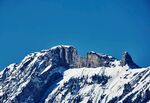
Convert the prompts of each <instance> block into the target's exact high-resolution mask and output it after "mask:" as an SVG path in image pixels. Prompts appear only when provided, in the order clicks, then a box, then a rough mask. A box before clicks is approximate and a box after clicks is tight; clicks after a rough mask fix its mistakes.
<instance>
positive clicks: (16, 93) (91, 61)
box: [0, 45, 150, 103]
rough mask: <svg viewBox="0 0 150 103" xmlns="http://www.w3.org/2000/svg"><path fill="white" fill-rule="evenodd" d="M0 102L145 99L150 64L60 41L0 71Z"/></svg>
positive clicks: (142, 102)
mask: <svg viewBox="0 0 150 103" xmlns="http://www.w3.org/2000/svg"><path fill="white" fill-rule="evenodd" d="M0 103H150V68H149V67H147V68H142V67H140V66H138V65H137V64H136V63H135V62H134V61H133V59H132V57H131V56H130V54H129V53H128V52H124V53H123V55H122V59H121V60H119V59H117V58H115V57H113V56H110V55H106V54H100V53H96V52H93V51H91V52H88V53H87V54H86V56H85V57H81V56H80V55H79V54H78V52H77V50H76V48H75V47H73V46H68V45H59V46H55V47H52V48H50V49H48V50H42V51H40V52H35V53H31V54H29V55H27V56H26V57H25V58H24V59H23V60H22V61H21V62H20V63H14V64H11V65H9V66H8V67H6V68H5V69H4V70H3V71H1V72H0Z"/></svg>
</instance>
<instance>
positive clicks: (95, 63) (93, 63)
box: [86, 52, 116, 68]
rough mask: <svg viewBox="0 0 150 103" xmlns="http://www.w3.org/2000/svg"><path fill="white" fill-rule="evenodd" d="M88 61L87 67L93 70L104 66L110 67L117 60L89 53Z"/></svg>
mask: <svg viewBox="0 0 150 103" xmlns="http://www.w3.org/2000/svg"><path fill="white" fill-rule="evenodd" d="M86 59H87V60H86V66H87V67H93V68H96V67H102V66H104V67H110V66H111V63H112V62H114V61H115V60H116V59H115V58H113V57H112V56H108V55H102V54H97V53H95V52H89V53H87V57H86Z"/></svg>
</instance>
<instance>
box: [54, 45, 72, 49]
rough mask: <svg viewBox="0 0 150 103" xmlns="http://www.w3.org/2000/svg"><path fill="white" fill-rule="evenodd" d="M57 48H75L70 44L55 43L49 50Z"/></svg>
mask: <svg viewBox="0 0 150 103" xmlns="http://www.w3.org/2000/svg"><path fill="white" fill-rule="evenodd" d="M57 48H75V47H73V46H71V45H57V46H53V47H52V48H51V50H53V49H57Z"/></svg>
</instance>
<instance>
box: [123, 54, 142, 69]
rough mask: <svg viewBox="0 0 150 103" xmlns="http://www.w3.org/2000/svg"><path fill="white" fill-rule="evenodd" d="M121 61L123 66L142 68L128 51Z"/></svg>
mask: <svg viewBox="0 0 150 103" xmlns="http://www.w3.org/2000/svg"><path fill="white" fill-rule="evenodd" d="M120 63H121V66H125V65H128V66H129V67H130V68H140V67H139V66H138V65H136V64H135V63H134V62H133V60H132V57H131V56H130V54H129V53H128V52H124V53H123V56H122V60H121V62H120Z"/></svg>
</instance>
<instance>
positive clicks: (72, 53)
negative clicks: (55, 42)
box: [50, 46, 77, 67]
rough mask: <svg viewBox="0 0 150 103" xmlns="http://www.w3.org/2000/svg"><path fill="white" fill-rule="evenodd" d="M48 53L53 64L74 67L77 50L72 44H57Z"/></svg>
mask: <svg viewBox="0 0 150 103" xmlns="http://www.w3.org/2000/svg"><path fill="white" fill-rule="evenodd" d="M50 53H51V58H52V65H53V66H65V67H74V65H75V62H76V60H77V51H76V49H75V48H74V47H72V46H69V47H67V46H57V47H55V48H52V49H51V51H50Z"/></svg>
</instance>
